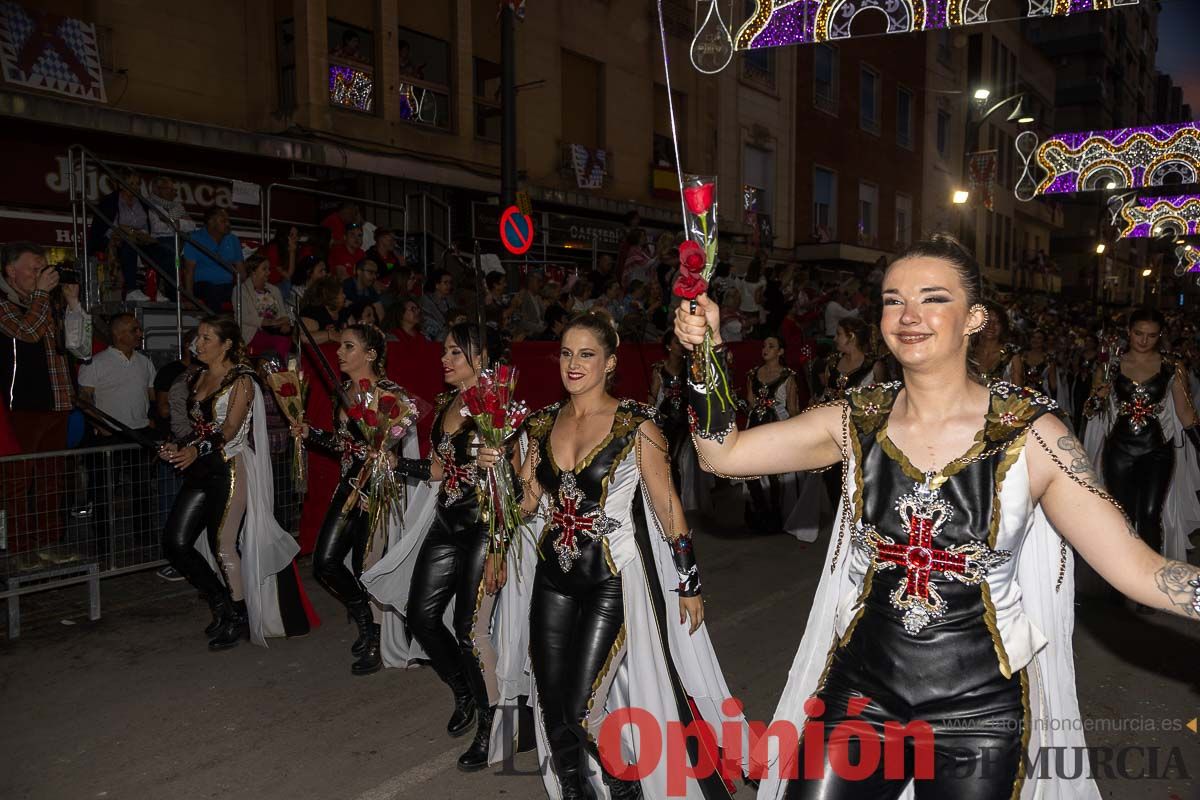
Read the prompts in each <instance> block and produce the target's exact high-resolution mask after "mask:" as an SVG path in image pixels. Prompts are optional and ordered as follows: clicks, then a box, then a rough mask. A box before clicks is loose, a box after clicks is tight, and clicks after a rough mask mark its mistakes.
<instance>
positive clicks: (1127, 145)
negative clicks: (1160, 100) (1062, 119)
mask: <svg viewBox="0 0 1200 800" xmlns="http://www.w3.org/2000/svg"><path fill="white" fill-rule="evenodd" d="M1016 149H1017V154H1018V155H1019V156H1020V158H1021V159H1022V162H1023V165H1024V169H1023V172H1022V174H1021V178H1020V180H1019V181H1017V185H1016V187H1015V189H1014V193H1015V194H1016V196H1017V199H1018V200H1032V199H1033V198H1034V197H1036V196H1038V195H1042V194H1063V193H1067V192H1090V191H1097V190H1103V189H1143V188H1148V187H1159V186H1170V185H1172V184H1179V183H1183V184H1186V183H1197V182H1200V181H1198V179H1200V123H1196V122H1183V123H1178V124H1174V125H1150V126H1146V127H1141V128H1122V129H1120V130H1111V131H1088V132H1084V133H1065V134H1060V135H1058V136H1053V137H1051V138H1049V139H1047V140H1046V141H1044V142H1041V143H1039V142H1038V137H1037V134H1035V133H1034V132H1033V131H1025V132H1024V133H1022V134H1021V135H1020V136H1018V137H1017V141H1016ZM1039 176H1040V177H1039Z"/></svg>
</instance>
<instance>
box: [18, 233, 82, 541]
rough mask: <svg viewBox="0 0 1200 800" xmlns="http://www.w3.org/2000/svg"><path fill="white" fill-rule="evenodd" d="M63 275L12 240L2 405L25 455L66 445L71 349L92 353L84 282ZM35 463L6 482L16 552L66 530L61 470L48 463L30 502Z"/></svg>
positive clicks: (42, 255) (38, 252)
mask: <svg viewBox="0 0 1200 800" xmlns="http://www.w3.org/2000/svg"><path fill="white" fill-rule="evenodd" d="M63 277H64V276H63V275H61V274H60V273H59V271H58V270H56V269H54V268H52V267H50V266H48V265H47V264H46V257H45V253H44V252H43V250H42V248H40V247H38V246H37V245H35V244H30V243H28V242H20V243H16V244H11V245H9V246H7V247H5V248H4V252H3V256H2V258H0V402H3V403H4V404H5V405H6V406H7V407H8V411H9V421H10V422H11V424H12V429H13V432H14V433H15V434H16V437H17V442H18V444H19V445H20V448H21V452H23V453H44V452H49V451H53V450H62V449H65V448H66V446H67V420H68V417H69V415H70V412H71V408H72V405H73V403H72V384H71V371H70V367H69V365H68V363H67V359H66V356H65V355H64V352H69V353H71V354H72V355H75V356H76V357H78V358H81V359H85V360H86V359H88V358H91V355H92V352H91V350H92V321H91V317H89V316H88V315H87V314H86V313H84V310H83V307H82V306H81V305H80V303H79V279H78V277H77V276H74V275H71V274H69V273H68V274H67V275H66V278H67V280H68V281H70V282H69V283H68V282H66V281H63ZM60 282H61V286H60ZM56 289H57V290H58V291H55V290H56ZM29 466H30V467H31V468H30V469H29V470H26V469H24V465H13V467H12V468H11V469H9V470H8V471H7V474H6V477H7V478H8V479H9V480H8V481H6V483H7V484H8V485H5V486H3V487H0V494H3V495H4V501H5V507H6V510H7V511H8V512H9V519H10V520H11V525H12V528H10V530H11V531H12V533H11V535H12V536H13V539H14V542H13V545H12V546H11V547H10V550H11V551H12V552H16V551H18V550H24V549H31V548H32V547H36V546H38V545H39V544H40V546H42V547H45V546H48V545H50V544H53V543H54V542H56V541H57V540H58V538H59V535H60V534H61V531H62V521H61V520H60V519H59V514H58V503H59V498H60V495H61V492H60V491H59V490H58V487H57V483H58V481H59V480H60V477H59V475H60V473H61V467H56V466H55V465H53V464H51V465H43V469H42V470H41V471H39V477H38V485H37V487H36V490H35V493H34V497H33V498H32V500H33V501H34V502H33V503H32V504H27V501H28V500H29V499H31V498H29V497H28V492H29V489H30V486H31V484H32V478H33V469H32V467H33V465H32V464H31V465H29ZM35 542H36V543H35Z"/></svg>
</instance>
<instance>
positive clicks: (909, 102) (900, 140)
mask: <svg viewBox="0 0 1200 800" xmlns="http://www.w3.org/2000/svg"><path fill="white" fill-rule="evenodd" d="M896 144H898V145H900V146H901V147H903V148H906V149H908V150H911V149H912V146H913V93H912V92H910V91H909V90H908V89H900V90H898V91H897V92H896Z"/></svg>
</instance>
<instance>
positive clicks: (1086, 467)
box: [1058, 433, 1101, 486]
mask: <svg viewBox="0 0 1200 800" xmlns="http://www.w3.org/2000/svg"><path fill="white" fill-rule="evenodd" d="M1058 449H1059V450H1062V451H1063V453H1065V454H1066V455H1068V456H1070V458H1071V463H1070V464H1069V465H1068V466H1067V472H1068V473H1070V474H1072V475H1082V476H1083V478H1084V480H1086V481H1088V482H1089V483H1091V484H1092V485H1093V486H1100V485H1101V481H1100V476H1099V475H1097V474H1096V470H1095V468H1094V467H1092V460H1091V459H1090V458H1088V454H1087V451H1086V450H1084V449H1083V445H1082V444H1081V443H1080V441H1079V440H1078V439H1076V438H1075V437H1074V436H1072V435H1071V434H1069V433H1068V434H1067V435H1066V436H1063V437H1060V438H1059V440H1058Z"/></svg>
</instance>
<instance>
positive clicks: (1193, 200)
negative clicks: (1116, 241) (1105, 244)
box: [1117, 194, 1200, 239]
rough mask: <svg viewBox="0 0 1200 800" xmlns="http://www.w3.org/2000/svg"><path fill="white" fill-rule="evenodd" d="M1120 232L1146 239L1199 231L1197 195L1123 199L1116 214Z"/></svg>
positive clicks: (1189, 234)
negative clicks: (1124, 202)
mask: <svg viewBox="0 0 1200 800" xmlns="http://www.w3.org/2000/svg"><path fill="white" fill-rule="evenodd" d="M1117 224H1118V225H1120V226H1122V230H1121V236H1122V237H1123V238H1126V239H1148V238H1150V237H1155V236H1163V237H1166V236H1167V234H1168V233H1170V237H1171V238H1172V239H1177V238H1179V237H1180V236H1196V235H1197V234H1200V195H1196V194H1183V195H1179V196H1177V197H1140V198H1138V199H1136V200H1133V201H1131V202H1129V203H1126V204H1125V205H1124V206H1123V207H1122V208H1121V211H1120V214H1119V215H1118V219H1117Z"/></svg>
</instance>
